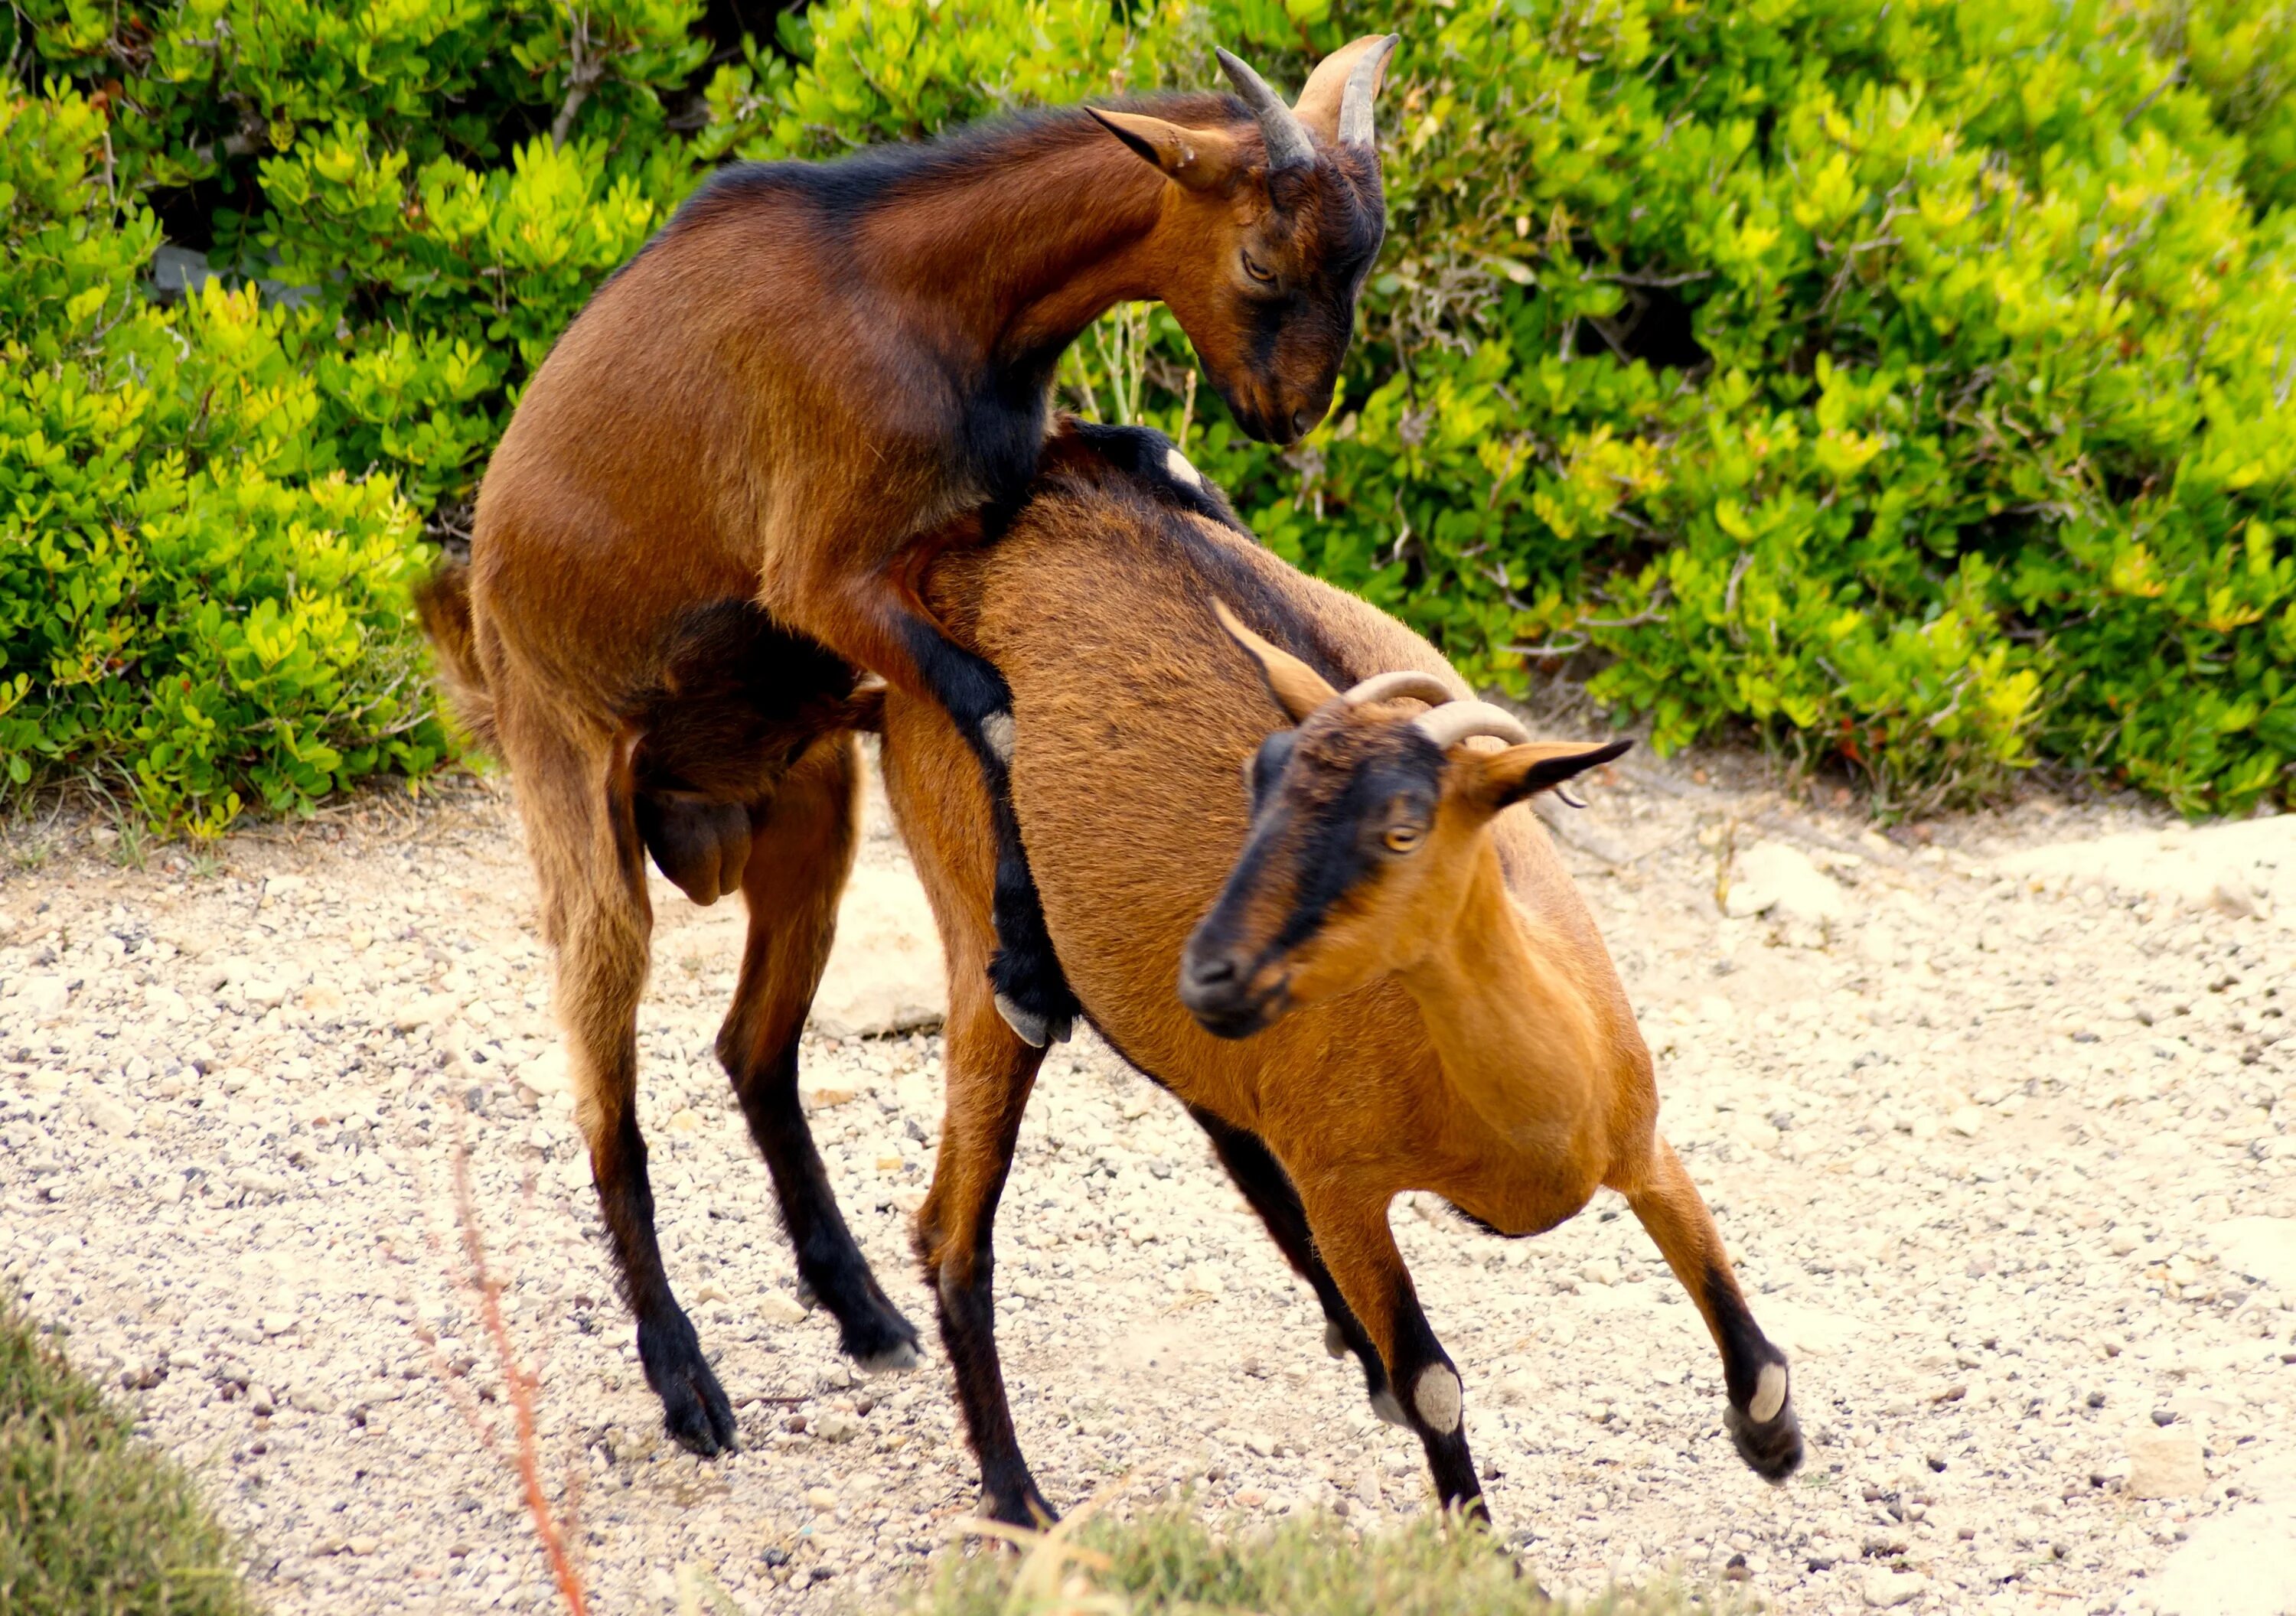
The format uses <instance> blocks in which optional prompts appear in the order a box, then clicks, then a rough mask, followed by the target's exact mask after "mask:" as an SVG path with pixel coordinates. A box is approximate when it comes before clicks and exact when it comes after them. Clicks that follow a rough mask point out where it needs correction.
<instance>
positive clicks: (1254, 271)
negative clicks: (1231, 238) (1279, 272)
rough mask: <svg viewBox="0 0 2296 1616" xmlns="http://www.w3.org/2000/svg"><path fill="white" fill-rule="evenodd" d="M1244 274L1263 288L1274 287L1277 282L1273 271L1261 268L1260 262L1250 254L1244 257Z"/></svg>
mask: <svg viewBox="0 0 2296 1616" xmlns="http://www.w3.org/2000/svg"><path fill="white" fill-rule="evenodd" d="M1243 273H1245V274H1247V275H1250V276H1251V278H1252V279H1253V280H1255V281H1257V282H1259V283H1260V284H1261V285H1263V286H1268V285H1273V284H1274V283H1275V271H1274V270H1272V269H1263V268H1261V267H1260V265H1259V259H1257V258H1255V257H1252V256H1251V254H1250V253H1245V254H1244V255H1243Z"/></svg>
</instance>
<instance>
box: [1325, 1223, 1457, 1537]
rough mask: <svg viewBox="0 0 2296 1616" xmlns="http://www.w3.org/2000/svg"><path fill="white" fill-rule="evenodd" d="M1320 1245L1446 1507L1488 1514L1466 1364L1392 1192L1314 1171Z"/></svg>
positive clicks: (1436, 1493) (1326, 1263)
mask: <svg viewBox="0 0 2296 1616" xmlns="http://www.w3.org/2000/svg"><path fill="white" fill-rule="evenodd" d="M1300 1204H1301V1206H1302V1207H1303V1209H1304V1210H1305V1211H1306V1212H1307V1216H1308V1228H1309V1229H1310V1230H1311V1231H1312V1232H1313V1234H1314V1236H1315V1241H1316V1250H1317V1251H1318V1252H1320V1253H1322V1255H1323V1259H1324V1266H1325V1267H1326V1268H1328V1269H1330V1270H1331V1274H1332V1277H1333V1280H1334V1281H1335V1282H1336V1283H1337V1284H1338V1285H1339V1290H1340V1294H1341V1296H1342V1297H1344V1298H1345V1299H1346V1301H1347V1305H1348V1307H1349V1310H1351V1311H1352V1312H1353V1313H1354V1315H1355V1317H1356V1318H1359V1319H1361V1320H1362V1321H1363V1327H1364V1331H1365V1334H1367V1335H1369V1336H1370V1337H1371V1342H1372V1345H1373V1346H1374V1347H1375V1348H1376V1349H1377V1350H1378V1352H1379V1356H1380V1360H1381V1361H1382V1363H1384V1364H1385V1365H1386V1366H1387V1377H1388V1380H1389V1383H1390V1385H1391V1386H1392V1387H1393V1389H1394V1394H1395V1400H1396V1401H1397V1402H1398V1404H1399V1405H1400V1407H1401V1408H1402V1412H1403V1423H1404V1424H1406V1425H1407V1426H1409V1427H1410V1429H1411V1430H1412V1431H1413V1432H1415V1433H1417V1435H1418V1438H1419V1445H1420V1447H1421V1448H1422V1449H1424V1450H1425V1451H1426V1454H1427V1468H1428V1470H1429V1471H1430V1473H1432V1475H1433V1477H1434V1481H1435V1495H1436V1497H1437V1498H1438V1499H1439V1500H1440V1501H1441V1503H1442V1505H1443V1507H1445V1508H1446V1509H1456V1510H1458V1511H1459V1513H1460V1514H1464V1515H1468V1516H1472V1517H1473V1518H1475V1519H1478V1520H1485V1521H1488V1519H1489V1518H1490V1513H1489V1511H1488V1510H1487V1509H1486V1508H1485V1507H1484V1506H1483V1489H1482V1484H1481V1483H1480V1482H1479V1481H1476V1479H1475V1461H1474V1457H1473V1456H1472V1454H1470V1453H1469V1452H1468V1451H1467V1431H1466V1421H1465V1417H1464V1415H1465V1399H1464V1393H1463V1390H1462V1388H1461V1385H1460V1383H1459V1371H1458V1369H1457V1368H1456V1367H1455V1366H1454V1365H1453V1364H1452V1362H1451V1358H1450V1354H1448V1353H1447V1352H1445V1351H1443V1343H1441V1342H1439V1341H1438V1340H1436V1339H1435V1331H1434V1329H1433V1327H1432V1326H1430V1325H1429V1324H1428V1322H1427V1315H1426V1314H1425V1313H1424V1312H1423V1311H1422V1310H1421V1309H1420V1306H1419V1293H1418V1292H1417V1291H1416V1290H1415V1289H1414V1288H1413V1286H1412V1284H1411V1270H1410V1269H1407V1268H1406V1267H1405V1266H1404V1263H1403V1253H1401V1252H1399V1251H1398V1250H1397V1249H1396V1245H1395V1236H1394V1233H1393V1232H1392V1231H1391V1230H1390V1228H1388V1226H1387V1198H1386V1197H1384V1196H1366V1195H1365V1194H1364V1193H1363V1191H1362V1190H1360V1189H1359V1188H1354V1187H1351V1186H1348V1185H1346V1184H1344V1183H1337V1184H1329V1183H1321V1182H1318V1181H1317V1180H1316V1179H1308V1181H1306V1182H1304V1183H1301V1184H1300Z"/></svg>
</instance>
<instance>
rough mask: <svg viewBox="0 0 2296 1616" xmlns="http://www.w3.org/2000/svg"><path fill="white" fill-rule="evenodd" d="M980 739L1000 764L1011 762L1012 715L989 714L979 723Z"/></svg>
mask: <svg viewBox="0 0 2296 1616" xmlns="http://www.w3.org/2000/svg"><path fill="white" fill-rule="evenodd" d="M980 739H982V740H983V741H984V742H986V743H987V744H988V750H989V751H990V752H992V753H994V754H995V755H996V761H997V762H998V763H1011V762H1012V761H1013V714H1010V713H1003V712H998V713H991V714H989V715H988V717H986V718H984V719H982V720H981V721H980Z"/></svg>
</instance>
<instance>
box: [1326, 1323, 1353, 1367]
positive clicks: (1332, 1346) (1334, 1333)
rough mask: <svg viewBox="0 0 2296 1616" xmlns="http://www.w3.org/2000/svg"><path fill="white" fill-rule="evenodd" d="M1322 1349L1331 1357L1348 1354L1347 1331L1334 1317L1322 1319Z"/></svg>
mask: <svg viewBox="0 0 2296 1616" xmlns="http://www.w3.org/2000/svg"><path fill="white" fill-rule="evenodd" d="M1324 1351H1326V1352H1328V1353H1330V1354H1331V1355H1332V1356H1333V1358H1345V1357H1346V1356H1347V1355H1348V1335H1347V1332H1346V1331H1344V1330H1342V1329H1341V1328H1340V1321H1339V1320H1338V1319H1336V1318H1326V1319H1325V1320H1324Z"/></svg>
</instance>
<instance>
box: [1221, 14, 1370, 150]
mask: <svg viewBox="0 0 2296 1616" xmlns="http://www.w3.org/2000/svg"><path fill="white" fill-rule="evenodd" d="M1398 38H1400V36H1399V35H1396V34H1388V35H1384V36H1381V37H1373V38H1367V39H1360V40H1357V42H1356V43H1355V45H1352V46H1349V47H1347V48H1345V49H1342V50H1341V51H1340V52H1338V53H1336V54H1337V55H1338V56H1340V57H1342V58H1343V57H1345V56H1347V55H1348V54H1349V53H1356V54H1355V62H1354V65H1353V66H1352V67H1350V68H1349V69H1348V77H1347V83H1346V85H1345V86H1344V87H1343V88H1342V89H1341V93H1340V107H1339V116H1338V118H1337V119H1336V121H1333V118H1332V110H1331V102H1329V100H1328V99H1325V98H1326V97H1328V95H1329V94H1330V90H1329V80H1328V79H1326V80H1324V82H1323V84H1322V85H1320V86H1319V85H1318V84H1317V82H1316V80H1315V79H1310V80H1309V81H1308V89H1307V90H1305V91H1302V92H1301V93H1300V104H1301V106H1303V107H1305V106H1307V105H1308V103H1309V102H1315V103H1316V107H1315V110H1316V112H1318V113H1320V115H1321V117H1322V118H1323V119H1324V120H1325V121H1324V122H1323V124H1322V126H1321V127H1323V128H1324V132H1325V133H1326V134H1327V135H1332V136H1333V137H1335V138H1336V139H1337V140H1338V142H1339V143H1340V144H1341V145H1342V146H1357V147H1362V148H1365V149H1366V150H1368V149H1370V148H1371V147H1373V146H1374V145H1375V144H1376V143H1377V136H1376V135H1375V133H1374V130H1373V127H1372V118H1371V111H1372V103H1373V102H1374V101H1375V100H1376V99H1377V98H1378V95H1379V80H1380V75H1381V74H1382V72H1383V71H1385V70H1386V68H1387V59H1388V58H1389V57H1390V55H1392V54H1394V53H1395V46H1396V42H1397V41H1398ZM1212 53H1213V54H1214V55H1215V56H1217V57H1218V58H1219V64H1220V69H1221V70H1222V71H1223V72H1225V73H1226V75H1227V81H1228V83H1229V84H1231V85H1233V86H1235V93H1236V96H1237V98H1238V99H1239V100H1241V101H1242V102H1243V104H1244V105H1245V106H1247V107H1249V108H1251V115H1252V117H1254V118H1258V119H1259V133H1260V138H1261V139H1262V140H1263V141H1264V142H1265V143H1267V167H1268V170H1269V172H1271V173H1273V172H1274V171H1275V170H1276V169H1279V168H1305V167H1312V166H1313V165H1314V163H1315V161H1316V147H1315V141H1314V137H1313V136H1311V135H1309V134H1308V124H1307V123H1306V122H1305V121H1303V120H1302V119H1301V118H1300V114H1299V113H1298V112H1296V111H1295V110H1292V108H1290V107H1287V106H1285V105H1284V104H1283V97H1282V96H1280V95H1278V94H1276V93H1275V91H1274V90H1272V89H1270V88H1269V87H1268V86H1267V80H1266V79H1264V78H1261V77H1260V76H1259V74H1258V73H1256V72H1254V71H1252V69H1251V64H1250V63H1248V62H1246V61H1242V60H1241V59H1240V58H1238V57H1236V56H1234V55H1231V54H1230V53H1228V52H1226V51H1224V50H1221V49H1219V48H1218V47H1217V46H1215V47H1214V48H1213V51H1212ZM1328 65H1329V66H1330V67H1333V68H1337V67H1338V66H1339V65H1340V63H1339V61H1329V62H1328Z"/></svg>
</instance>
